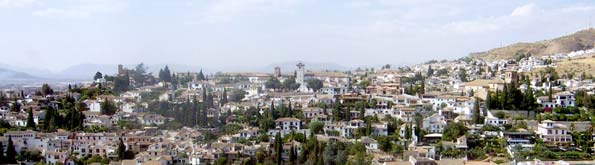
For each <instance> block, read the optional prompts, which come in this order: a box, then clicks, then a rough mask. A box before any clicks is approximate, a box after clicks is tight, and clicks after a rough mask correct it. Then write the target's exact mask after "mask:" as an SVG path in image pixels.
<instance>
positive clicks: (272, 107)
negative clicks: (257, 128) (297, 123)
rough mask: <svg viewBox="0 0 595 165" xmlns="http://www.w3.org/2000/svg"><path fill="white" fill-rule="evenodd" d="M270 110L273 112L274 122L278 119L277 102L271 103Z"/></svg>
mask: <svg viewBox="0 0 595 165" xmlns="http://www.w3.org/2000/svg"><path fill="white" fill-rule="evenodd" d="M269 110H270V111H271V112H270V113H271V117H272V118H273V120H276V119H277V113H276V112H275V102H274V101H271V107H270V108H269Z"/></svg>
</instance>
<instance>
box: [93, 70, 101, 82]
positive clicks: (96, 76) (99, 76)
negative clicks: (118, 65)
mask: <svg viewBox="0 0 595 165" xmlns="http://www.w3.org/2000/svg"><path fill="white" fill-rule="evenodd" d="M101 78H103V74H101V72H97V73H95V76H93V80H97V79H101Z"/></svg>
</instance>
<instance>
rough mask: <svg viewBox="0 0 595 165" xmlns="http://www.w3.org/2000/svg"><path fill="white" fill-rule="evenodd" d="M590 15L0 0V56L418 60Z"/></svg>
mask: <svg viewBox="0 0 595 165" xmlns="http://www.w3.org/2000/svg"><path fill="white" fill-rule="evenodd" d="M591 16H595V2H593V1H568V0H558V1H545V0H539V1H518V0H511V1H505V0H469V1H466V0H465V1H464V0H440V1H431V0H370V1H365V0H0V21H1V22H2V23H1V24H0V59H2V60H0V63H8V64H12V65H20V66H24V67H39V68H49V69H52V70H60V69H63V68H66V67H68V66H70V65H75V64H80V63H96V64H115V63H125V64H132V63H138V62H141V61H142V62H145V63H153V64H163V63H171V64H174V63H175V64H190V65H194V66H201V67H221V66H230V67H233V66H238V65H241V66H259V65H262V66H264V65H267V64H270V63H276V62H284V61H295V60H304V61H320V62H330V63H337V64H341V65H344V66H362V65H378V64H385V63H390V64H401V63H419V62H423V61H427V60H430V59H444V58H447V59H454V58H459V57H462V56H465V55H467V54H468V53H469V52H475V51H484V50H487V49H490V48H494V47H498V46H501V45H506V44H511V43H515V42H522V41H525V42H526V41H536V40H542V39H548V38H552V37H557V36H560V35H565V34H569V33H572V32H575V31H578V30H580V29H585V28H587V27H588V26H589V18H590V17H591Z"/></svg>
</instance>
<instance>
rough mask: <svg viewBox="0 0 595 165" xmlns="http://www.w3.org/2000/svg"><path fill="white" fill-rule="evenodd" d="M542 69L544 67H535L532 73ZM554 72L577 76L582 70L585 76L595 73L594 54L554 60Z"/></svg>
mask: <svg viewBox="0 0 595 165" xmlns="http://www.w3.org/2000/svg"><path fill="white" fill-rule="evenodd" d="M544 70H545V68H537V69H536V70H534V71H533V73H539V72H541V71H544ZM556 72H558V75H564V74H571V75H574V76H579V75H581V74H582V73H583V72H584V73H585V75H587V76H589V75H595V55H590V56H586V57H580V58H572V59H565V60H561V61H558V62H556Z"/></svg>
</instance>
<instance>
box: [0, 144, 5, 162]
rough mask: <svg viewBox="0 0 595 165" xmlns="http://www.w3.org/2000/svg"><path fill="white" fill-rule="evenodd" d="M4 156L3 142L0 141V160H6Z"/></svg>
mask: <svg viewBox="0 0 595 165" xmlns="http://www.w3.org/2000/svg"><path fill="white" fill-rule="evenodd" d="M5 159H6V158H5V157H4V144H2V142H1V141H0V162H6V160H5Z"/></svg>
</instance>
